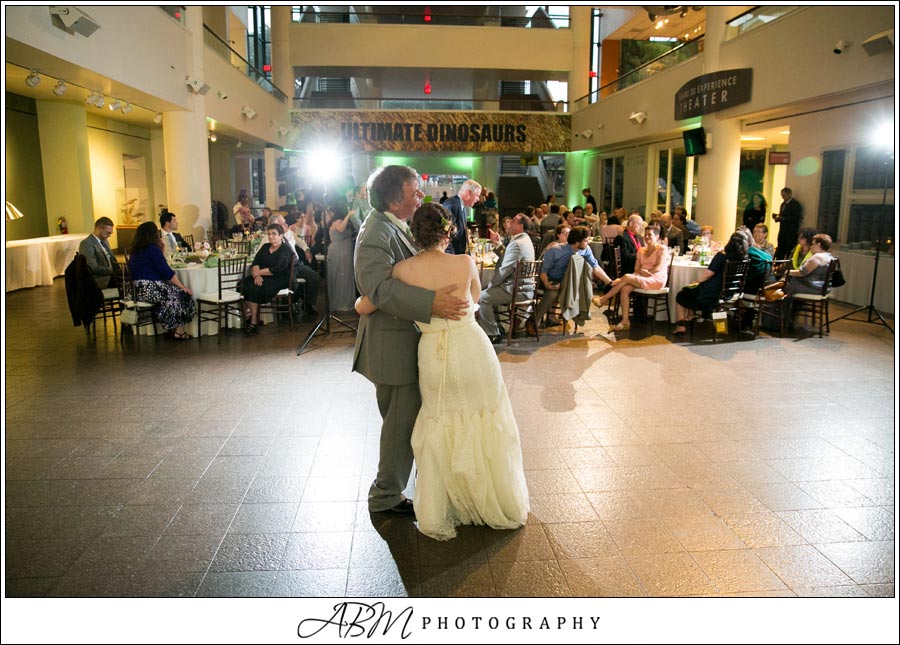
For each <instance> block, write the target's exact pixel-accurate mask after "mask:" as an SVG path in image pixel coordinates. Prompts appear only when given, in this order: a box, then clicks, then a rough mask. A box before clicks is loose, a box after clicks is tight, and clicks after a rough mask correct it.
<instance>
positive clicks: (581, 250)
mask: <svg viewBox="0 0 900 645" xmlns="http://www.w3.org/2000/svg"><path fill="white" fill-rule="evenodd" d="M589 233H590V231H588V229H587V227H585V226H576V227H575V228H573V229H572V230H571V231H569V237H568V240H567V243H566V244H565V245H562V246H557V247H554V248H552V249H550V250H549V251H548V252H547V253H545V254H544V263H543V265H542V266H541V285H542V286H543V288H544V296H543V298H541V301H540V303H538V306H537V307H535V311H534V318H533V319H530V320H528V321H527V322H526V323H525V331H526V333H528V335H529V336H534V335H535V334H536V333H537V329H536V327H535V322H536V321H537V323H540V321H541V320H542V319H543V318H544V315H545V314H546V313H547V312H548V311H549V310H550V307H551V306H553V305H554V304H555V303H556V301H557V300H558V299H559V295H560V294H559V284H560V282H562V279H563V276H565V275H566V269H567V268H568V267H569V258H571V257H572V256H573V255H575V254H576V253H577V254H578V255H581V256H584V261H585V262H587V263H588V265H590V267H591V271H592V274H593V277H594V278H595V279H596V280H599V281H600V282H601V283H603V284H610V283H612V280H610V278H609V276H608V275H606V272H604V271H603V269H601V268H600V264H599V263H598V262H597V259H596V258H595V257H594V254H593V253H592V252H591V247H590V246H588V236H589Z"/></svg>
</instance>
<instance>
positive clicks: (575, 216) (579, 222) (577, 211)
mask: <svg viewBox="0 0 900 645" xmlns="http://www.w3.org/2000/svg"><path fill="white" fill-rule="evenodd" d="M560 212H562V209H560ZM560 221H564V222H566V223H567V224H568V225H569V226H570V227H572V226H583V225H585V224H586V223H587V222H586V220H585V219H584V209H583V208H582V207H581V206H576V207H575V208H573V209H572V210H571V211H566V213H565V214H564V215H562V216H561V220H560Z"/></svg>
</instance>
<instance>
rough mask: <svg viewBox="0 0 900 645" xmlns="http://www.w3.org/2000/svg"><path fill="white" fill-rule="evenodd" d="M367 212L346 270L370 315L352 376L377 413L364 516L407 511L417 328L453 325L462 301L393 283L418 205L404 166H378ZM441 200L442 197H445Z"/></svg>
mask: <svg viewBox="0 0 900 645" xmlns="http://www.w3.org/2000/svg"><path fill="white" fill-rule="evenodd" d="M368 186H369V201H370V203H371V204H372V208H374V209H375V210H373V211H372V212H371V213H370V214H369V216H368V217H367V218H366V220H365V222H363V225H362V228H361V229H360V231H359V236H358V237H357V239H356V261H355V266H354V271H355V274H356V284H357V287H358V289H359V292H360V293H361V294H362V295H364V296H368V297H369V300H371V301H372V303H373V304H374V305H375V306H376V307H377V308H378V309H377V311H375V312H373V313H371V314H368V315H365V316H361V317H360V321H359V331H358V332H357V335H356V348H355V350H354V354H353V371H355V372H359V373H360V374H362V375H363V376H365V377H366V378H367V379H369V380H370V381H372V383H374V384H375V397H376V399H377V400H378V410H379V412H381V418H382V424H381V442H380V452H379V458H378V474H377V475H376V477H375V481H373V482H372V485H371V487H370V488H369V511H370V512H373V513H377V512H382V511H393V512H395V513H409V514H412V513H414V512H415V511H414V509H413V504H412V500H410V499H407V498H405V497H404V496H403V495H402V492H403V490H404V489H405V488H406V484H407V482H408V481H409V476H410V474H411V472H412V464H413V451H412V444H411V443H410V439H411V437H412V430H413V426H414V425H415V422H416V416H417V415H418V413H419V407H420V405H421V395H420V393H419V364H418V348H419V330H418V329H417V328H416V325H415V321H417V320H418V321H421V322H426V323H427V322H430V321H431V317H432V315H435V316H438V317H440V318H447V319H449V320H459V319H460V318H461V317H462V315H463V314H464V313H465V310H466V308H467V306H468V305H467V302H466V300H464V299H462V298H457V297H455V296H452V295H450V293H451V292H452V291H454V290H455V289H456V286H457V285H454V284H451V285H447V286H446V287H444V288H442V289H439V290H438V291H429V290H427V289H422V288H421V287H415V286H412V285H408V284H404V283H403V282H401V281H400V280H395V279H394V278H393V276H392V270H393V267H394V265H395V264H397V263H398V262H400V261H401V260H405V259H406V258H409V257H412V256H413V255H415V254H416V247H415V244H414V243H413V239H412V234H411V233H410V230H409V225H408V224H407V221H408V220H409V219H410V218H411V217H412V216H413V213H414V212H415V210H416V208H418V207H419V205H420V204H421V202H422V198H423V197H424V194H423V193H422V191H421V190H419V178H418V176H417V174H416V171H415V170H413V169H412V168H410V167H409V166H385V167H383V168H379V169H377V170H376V171H375V172H374V173H372V175H371V176H370V177H369V182H368ZM448 201H449V200H448Z"/></svg>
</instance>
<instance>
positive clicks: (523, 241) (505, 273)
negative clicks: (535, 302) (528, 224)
mask: <svg viewBox="0 0 900 645" xmlns="http://www.w3.org/2000/svg"><path fill="white" fill-rule="evenodd" d="M519 260H527V261H529V262H530V261H532V260H534V244H533V243H532V241H531V238H530V237H529V236H528V234H527V233H521V234H519V235H517V236H516V237H514V238H513V239H511V240H510V241H509V244H508V245H507V247H506V251H504V253H503V261H502V262H501V263H500V266H499V267H497V270H496V271H494V277H492V278H491V283H490V285H488V289H492V288H494V287H500V288H502V289H503V290H504V291H506V292H507V293H508V294H510V295H512V290H513V277H514V273H515V271H516V264H517V263H518V261H519ZM528 297H529V298H530V297H531V296H530V295H529V296H528Z"/></svg>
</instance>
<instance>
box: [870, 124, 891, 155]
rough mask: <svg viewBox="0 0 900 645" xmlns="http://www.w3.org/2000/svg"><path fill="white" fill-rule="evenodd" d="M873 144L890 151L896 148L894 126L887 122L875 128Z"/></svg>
mask: <svg viewBox="0 0 900 645" xmlns="http://www.w3.org/2000/svg"><path fill="white" fill-rule="evenodd" d="M871 144H872V145H873V146H875V147H876V148H882V149H885V150H890V149H892V148H893V146H894V124H893V123H891V122H890V121H885V122H884V123H881V124H879V125H877V126H876V127H875V129H874V130H873V131H872V140H871Z"/></svg>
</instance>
